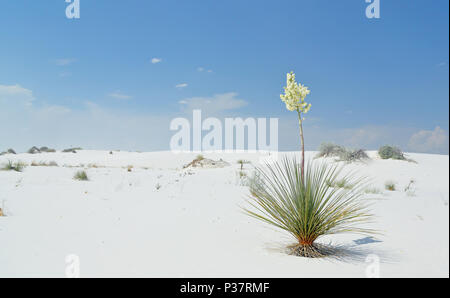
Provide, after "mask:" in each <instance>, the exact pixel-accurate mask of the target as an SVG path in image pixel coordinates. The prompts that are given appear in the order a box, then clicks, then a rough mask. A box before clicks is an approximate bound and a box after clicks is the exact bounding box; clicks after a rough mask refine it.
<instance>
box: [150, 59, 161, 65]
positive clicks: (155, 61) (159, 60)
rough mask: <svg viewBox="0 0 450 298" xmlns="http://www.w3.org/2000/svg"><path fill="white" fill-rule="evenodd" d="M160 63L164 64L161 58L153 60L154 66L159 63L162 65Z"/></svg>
mask: <svg viewBox="0 0 450 298" xmlns="http://www.w3.org/2000/svg"><path fill="white" fill-rule="evenodd" d="M160 62H162V59H161V58H152V64H157V63H160Z"/></svg>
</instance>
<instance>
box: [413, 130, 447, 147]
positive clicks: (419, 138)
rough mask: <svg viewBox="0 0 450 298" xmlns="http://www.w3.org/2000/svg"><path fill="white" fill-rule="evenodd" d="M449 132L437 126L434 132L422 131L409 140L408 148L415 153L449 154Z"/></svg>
mask: <svg viewBox="0 0 450 298" xmlns="http://www.w3.org/2000/svg"><path fill="white" fill-rule="evenodd" d="M448 146H449V140H448V132H446V131H445V130H443V129H442V128H440V127H439V126H437V127H436V128H435V129H434V130H420V131H418V132H416V133H414V134H413V135H412V136H411V138H410V139H409V144H408V148H410V149H411V150H413V151H415V152H428V153H445V154H448V151H449V149H448Z"/></svg>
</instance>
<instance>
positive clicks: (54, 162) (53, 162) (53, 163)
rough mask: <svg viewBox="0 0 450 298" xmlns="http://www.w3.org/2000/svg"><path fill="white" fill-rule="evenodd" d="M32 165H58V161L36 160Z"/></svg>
mask: <svg viewBox="0 0 450 298" xmlns="http://www.w3.org/2000/svg"><path fill="white" fill-rule="evenodd" d="M31 166H32V167H57V166H58V163H56V161H49V162H45V161H40V162H36V161H33V162H32V163H31Z"/></svg>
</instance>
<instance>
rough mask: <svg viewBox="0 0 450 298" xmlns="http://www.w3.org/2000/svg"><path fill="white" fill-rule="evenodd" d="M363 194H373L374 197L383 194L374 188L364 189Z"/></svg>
mask: <svg viewBox="0 0 450 298" xmlns="http://www.w3.org/2000/svg"><path fill="white" fill-rule="evenodd" d="M364 192H365V193H366V194H374V195H379V194H382V193H383V192H382V191H381V190H380V189H378V188H375V187H370V188H366V189H365V190H364Z"/></svg>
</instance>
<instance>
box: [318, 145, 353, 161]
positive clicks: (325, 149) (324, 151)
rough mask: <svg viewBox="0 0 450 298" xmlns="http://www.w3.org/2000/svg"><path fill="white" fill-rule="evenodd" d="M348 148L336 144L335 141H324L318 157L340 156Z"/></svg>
mask: <svg viewBox="0 0 450 298" xmlns="http://www.w3.org/2000/svg"><path fill="white" fill-rule="evenodd" d="M345 151H346V149H345V148H344V147H342V146H340V145H336V144H333V143H322V144H321V145H320V146H319V153H318V154H317V155H316V158H320V157H339V156H341V155H342V154H343V153H344V152H345Z"/></svg>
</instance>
